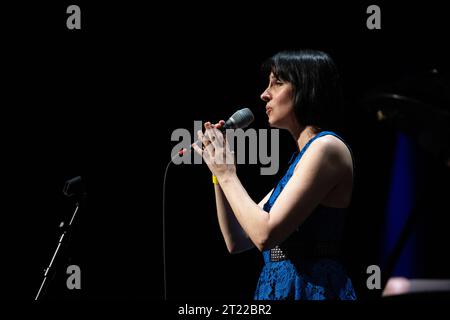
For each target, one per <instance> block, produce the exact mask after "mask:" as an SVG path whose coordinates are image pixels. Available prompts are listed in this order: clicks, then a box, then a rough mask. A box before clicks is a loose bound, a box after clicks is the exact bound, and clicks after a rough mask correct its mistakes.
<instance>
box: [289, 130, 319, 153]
mask: <svg viewBox="0 0 450 320" xmlns="http://www.w3.org/2000/svg"><path fill="white" fill-rule="evenodd" d="M291 134H292V136H293V138H294V140H295V142H296V143H297V148H298V150H302V149H303V147H304V146H305V144H306V143H308V141H309V140H310V139H312V138H313V137H315V136H316V134H317V133H316V132H315V130H314V129H313V127H311V126H306V127H302V126H299V127H298V128H297V129H296V130H293V131H291Z"/></svg>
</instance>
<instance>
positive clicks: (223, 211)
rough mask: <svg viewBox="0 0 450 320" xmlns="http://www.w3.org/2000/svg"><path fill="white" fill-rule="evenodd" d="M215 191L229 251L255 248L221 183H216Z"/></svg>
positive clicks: (218, 215) (267, 196)
mask: <svg viewBox="0 0 450 320" xmlns="http://www.w3.org/2000/svg"><path fill="white" fill-rule="evenodd" d="M214 192H215V195H216V208H217V218H218V221H219V226H220V231H221V232H222V235H223V238H224V240H225V244H226V246H227V249H228V251H229V252H230V253H240V252H243V251H246V250H249V249H251V248H253V247H254V246H255V245H254V244H253V242H252V241H251V240H250V239H249V237H248V235H247V234H246V233H245V231H244V230H243V229H242V227H241V225H240V224H239V222H238V221H237V219H236V216H235V214H234V213H233V210H232V209H231V206H230V204H229V202H228V200H227V198H226V197H225V195H224V193H223V190H222V188H221V187H220V185H219V184H216V185H214ZM271 193H272V191H271V192H269V193H268V194H267V195H266V196H265V197H264V199H263V200H261V202H260V203H259V206H260V207H261V208H262V206H263V205H264V203H265V202H266V201H267V199H268V198H269V196H270V194H271Z"/></svg>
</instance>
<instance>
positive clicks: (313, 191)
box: [194, 131, 347, 251]
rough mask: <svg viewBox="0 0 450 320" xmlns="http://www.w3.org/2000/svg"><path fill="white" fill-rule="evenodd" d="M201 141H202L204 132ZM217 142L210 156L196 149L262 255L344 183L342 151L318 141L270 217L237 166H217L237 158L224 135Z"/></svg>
mask: <svg viewBox="0 0 450 320" xmlns="http://www.w3.org/2000/svg"><path fill="white" fill-rule="evenodd" d="M209 133H210V134H214V133H215V132H211V131H209ZM199 137H200V138H202V133H201V132H199ZM215 138H216V139H213V140H214V141H212V143H211V144H210V145H209V146H208V147H207V148H208V150H207V151H208V152H202V150H200V148H198V146H197V148H195V147H196V146H194V148H195V149H196V151H197V152H199V153H200V154H202V155H203V158H204V160H205V161H206V163H207V164H208V167H209V168H210V170H211V171H212V172H213V173H214V174H216V176H217V179H218V181H219V183H220V186H221V188H222V190H223V194H224V195H225V196H226V198H227V200H228V202H229V205H230V207H231V208H232V212H233V213H234V214H235V217H236V219H237V221H238V222H239V224H240V225H241V227H242V229H243V230H244V232H245V233H246V234H247V235H248V236H249V238H250V240H251V241H252V242H253V243H254V244H255V246H256V247H257V248H258V249H259V250H260V251H263V250H266V249H270V248H272V247H273V246H275V245H277V244H279V243H281V242H282V241H284V240H285V239H286V238H287V237H288V236H289V235H290V234H291V233H292V232H293V231H294V230H295V229H296V228H297V227H298V226H299V225H300V224H301V223H302V222H303V221H304V220H305V219H306V218H307V217H308V216H309V215H310V214H311V212H312V211H313V210H314V208H316V207H317V205H319V204H320V203H321V202H322V201H323V199H324V198H325V197H326V195H327V194H328V193H329V192H330V190H332V189H333V188H334V187H335V186H336V185H337V184H338V183H339V182H340V181H341V179H342V177H343V172H345V171H346V163H345V161H344V157H343V152H342V148H340V147H339V146H338V144H336V143H333V141H332V138H331V139H330V138H327V137H323V138H321V139H318V140H317V141H315V143H314V144H312V145H311V146H310V148H309V149H308V151H307V152H306V153H305V154H304V155H303V157H302V159H301V160H300V162H301V168H299V170H295V171H294V174H293V175H292V177H291V179H290V180H289V182H288V183H287V185H286V187H285V188H284V189H283V191H282V192H281V193H280V195H279V196H278V199H277V201H276V202H275V203H274V205H273V207H272V209H271V212H270V215H269V213H268V212H266V211H264V210H263V209H262V208H261V207H260V206H259V205H258V204H256V203H255V202H254V201H253V200H252V199H251V198H250V196H249V195H248V193H247V191H246V190H245V188H244V187H243V185H242V184H241V182H240V181H239V178H238V177H237V175H236V170H235V166H233V165H229V164H223V163H220V162H216V157H215V155H216V153H217V154H219V155H220V154H221V153H222V152H226V153H227V157H228V156H229V157H231V158H232V156H233V155H232V154H228V153H230V152H231V151H229V150H228V148H223V143H222V141H221V139H223V138H222V137H221V135H216V136H215ZM218 142H219V143H218ZM212 145H213V147H212ZM346 150H347V149H346Z"/></svg>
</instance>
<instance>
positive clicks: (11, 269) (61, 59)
mask: <svg viewBox="0 0 450 320" xmlns="http://www.w3.org/2000/svg"><path fill="white" fill-rule="evenodd" d="M73 3H74V4H78V5H79V6H80V7H81V12H82V17H81V19H82V29H81V30H68V29H67V28H66V19H67V16H68V15H67V14H66V8H67V6H68V5H70V4H72V3H69V2H62V3H58V4H56V3H55V4H36V3H33V4H25V3H23V4H20V5H14V6H11V8H9V7H7V8H6V9H5V11H4V12H5V13H4V15H5V19H3V20H2V25H3V27H2V33H3V34H4V35H5V37H4V39H5V40H4V41H5V44H4V46H3V50H2V51H3V53H4V55H3V58H2V60H3V64H4V67H5V68H4V70H5V71H4V72H3V76H2V77H3V78H4V81H2V83H3V84H2V87H3V90H2V91H3V97H2V113H3V117H2V133H3V134H2V136H3V137H2V141H3V147H4V152H3V157H2V158H3V161H2V163H3V169H4V170H3V175H2V176H3V179H2V183H3V190H4V193H3V197H2V198H4V200H3V206H2V207H3V208H2V217H3V219H2V220H3V222H2V224H1V225H2V237H4V240H3V241H2V247H3V248H2V251H3V256H4V259H3V261H4V262H3V263H2V264H3V267H5V268H6V271H5V272H3V281H2V283H3V284H4V286H3V289H2V291H3V294H5V296H6V297H8V298H15V299H27V300H32V299H33V298H34V296H35V294H36V291H37V289H38V288H39V285H40V281H41V279H42V275H43V269H44V268H45V267H46V265H47V263H48V262H49V259H50V256H51V253H52V252H53V250H54V248H55V246H56V244H57V240H58V237H59V230H58V225H59V223H60V221H61V219H62V218H64V217H67V216H70V214H71V211H72V210H73V208H74V203H72V202H71V200H69V199H67V198H65V197H64V195H63V194H62V192H61V191H62V187H63V185H64V182H65V181H66V180H67V179H69V178H72V177H74V176H77V175H81V176H82V177H83V179H84V180H85V182H86V186H87V193H88V202H87V207H86V208H85V209H84V210H81V211H80V213H79V216H78V219H77V221H76V225H75V229H74V230H73V237H72V238H71V241H70V246H69V247H68V248H66V250H65V251H64V252H65V253H66V255H65V257H64V259H63V261H62V262H61V264H60V265H59V266H58V268H57V274H56V276H55V278H54V280H53V281H52V284H51V286H50V287H49V289H48V291H47V292H46V295H45V299H69V300H70V299H110V298H113V299H144V300H147V299H148V300H154V301H160V300H162V299H163V262H162V186H163V174H164V169H165V166H166V164H167V162H168V161H169V160H170V153H171V151H172V148H173V147H174V145H175V144H176V142H172V141H171V134H172V132H173V130H175V129H177V128H186V129H188V130H190V131H191V132H192V130H193V121H194V120H212V121H217V120H219V119H226V118H227V117H228V116H229V115H231V114H232V113H233V112H234V111H235V110H237V109H238V108H240V107H242V106H248V107H249V108H251V109H252V111H253V112H254V114H255V117H256V120H255V123H254V124H253V125H252V127H254V128H268V126H267V123H266V116H265V109H264V103H263V102H262V101H260V100H259V95H260V93H261V92H262V90H263V88H264V86H265V84H266V82H265V81H266V79H264V78H262V77H261V74H260V65H261V63H262V62H263V61H264V59H266V58H267V57H269V56H271V55H272V54H274V53H276V52H277V51H280V50H284V49H301V48H314V49H320V50H324V51H327V52H329V53H330V54H331V55H332V56H333V57H334V58H335V60H336V62H337V64H338V66H339V68H340V70H341V73H342V76H343V79H344V90H345V96H346V101H347V106H348V109H347V113H346V122H347V128H346V132H345V137H346V139H347V140H348V142H349V143H350V144H351V145H352V148H353V151H354V153H355V157H356V161H357V170H358V171H357V175H358V178H357V180H356V183H357V184H356V190H355V198H354V202H353V205H352V209H353V210H352V214H351V217H352V219H351V221H350V222H349V226H350V227H351V228H350V229H349V230H350V231H349V238H351V239H352V240H351V241H350V242H349V243H350V247H351V249H352V250H354V251H353V252H354V260H352V261H351V262H352V263H351V265H350V266H349V268H350V269H351V270H352V272H353V274H354V275H355V282H356V283H357V287H358V288H359V289H360V290H361V292H360V294H361V297H365V296H368V297H370V296H371V295H373V293H368V292H366V291H364V288H363V284H364V283H363V282H364V281H365V279H364V276H365V268H366V267H367V266H368V265H370V264H379V260H378V249H379V239H380V238H381V237H382V234H381V230H382V225H383V213H384V210H385V207H386V197H387V193H388V191H389V190H388V183H389V177H390V173H391V171H390V170H391V163H392V151H393V145H394V141H395V140H394V138H395V133H396V131H397V128H396V127H395V126H391V125H386V124H385V123H379V122H377V121H376V119H375V117H374V116H373V114H371V113H369V112H367V111H366V109H365V108H364V107H363V106H362V105H361V104H360V103H359V101H360V99H361V97H362V96H363V94H364V93H365V92H367V91H368V90H370V89H372V88H374V87H377V86H379V85H382V84H384V83H388V82H390V81H394V80H396V79H398V78H399V77H401V76H404V75H409V74H414V73H420V72H424V71H426V70H430V69H431V68H437V69H438V70H440V71H441V72H443V73H446V72H447V71H448V57H449V54H448V53H449V52H448V49H446V48H445V47H446V40H447V38H448V26H447V24H446V22H445V21H446V20H447V19H446V16H445V11H444V10H443V9H442V7H440V6H439V7H438V6H435V5H433V4H431V3H429V2H427V4H415V5H412V4H411V3H410V2H408V3H407V4H406V3H405V4H398V5H397V6H394V5H392V4H389V5H387V4H379V5H380V7H381V12H382V29H381V30H368V29H367V28H366V19H367V16H368V15H367V14H366V8H367V6H368V5H370V4H372V3H360V4H331V3H329V4H327V3H318V4H315V5H306V4H302V3H299V2H295V4H292V3H289V2H269V3H260V4H254V5H247V6H244V5H243V4H237V3H234V4H231V3H229V2H219V3H217V4H212V3H210V4H196V3H186V2H184V3H183V4H177V3H167V4H165V5H161V4H158V5H156V4H155V5H150V4H148V5H145V6H144V5H141V4H138V3H133V4H131V3H129V2H125V1H123V2H116V3H111V2H104V3H97V2H96V4H95V5H94V4H92V3H88V2H86V1H76V2H73ZM447 74H448V73H447ZM419 125H420V124H419ZM283 137H284V138H287V139H285V140H284V141H287V142H282V147H283V149H282V150H281V163H286V161H287V160H288V157H289V155H290V153H291V152H292V151H293V145H291V144H289V138H288V136H287V135H286V134H285V133H282V138H283ZM421 159H422V160H421V161H422V162H421V163H423V166H424V167H425V168H427V170H426V171H427V173H426V176H427V177H428V178H427V179H429V180H427V183H428V184H427V187H424V192H425V194H426V195H425V198H426V199H429V200H430V201H429V206H430V207H429V211H430V212H433V213H434V215H433V219H434V220H435V222H434V223H433V224H432V226H431V227H432V231H431V232H430V234H434V235H436V234H439V235H442V238H441V237H440V236H439V237H438V236H435V238H436V239H435V238H432V239H431V240H430V243H436V242H437V243H440V245H439V246H442V245H444V244H445V243H448V236H444V234H445V233H444V232H445V231H444V230H445V227H444V226H445V222H448V217H447V218H446V217H444V216H443V214H444V213H445V212H448V204H447V205H446V201H445V195H446V194H447V196H448V184H447V183H448V169H445V167H444V166H443V165H442V164H441V163H440V162H438V161H437V160H435V159H433V158H431V157H428V156H427V155H426V154H425V153H424V155H423V158H421ZM238 170H239V175H240V177H241V178H242V181H243V184H244V186H245V187H246V188H247V190H248V192H249V194H250V195H251V196H252V197H254V199H255V200H258V201H259V199H260V198H262V197H263V196H264V195H265V194H266V193H267V192H268V191H269V190H270V188H271V187H272V185H273V183H274V181H273V177H270V176H260V175H259V167H258V166H255V165H243V166H241V167H240V168H239V169H238ZM430 186H432V187H430ZM427 192H428V193H427ZM166 197H167V202H166V204H167V208H166V222H167V224H166V230H167V248H166V252H167V284H168V288H167V290H168V291H167V293H168V298H169V299H172V300H177V301H185V300H186V301H187V300H194V301H203V300H208V301H209V300H211V301H227V300H232V299H237V300H239V299H251V297H252V294H253V291H254V289H255V286H256V281H257V277H258V272H259V270H260V267H261V266H262V259H261V256H260V255H259V254H258V252H256V250H252V251H249V252H246V253H243V254H241V255H236V256H231V255H228V254H227V252H226V248H225V245H224V243H223V240H222V238H221V234H220V230H219V228H218V224H217V222H216V217H215V212H214V201H213V188H212V185H211V181H210V174H209V172H208V170H207V169H206V167H205V166H199V165H195V166H187V165H186V166H172V167H171V169H170V170H169V173H168V179H167V194H166ZM427 197H428V198H427ZM442 205H444V206H445V205H446V207H444V209H442ZM445 209H447V211H445ZM436 212H437V213H438V212H440V213H442V214H441V215H440V214H437V213H436ZM445 219H447V220H445ZM433 248H434V246H433ZM69 264H77V265H79V266H80V267H81V270H82V290H80V291H77V292H74V291H69V290H67V289H66V288H65V279H66V277H67V275H65V267H66V266H67V265H69ZM426 264H427V266H428V267H427V269H426V274H424V276H425V277H448V272H447V270H448V268H447V267H448V264H447V263H446V262H445V259H444V258H442V254H439V253H436V254H435V255H431V254H430V257H429V260H428V262H427V263H426ZM361 283H362V284H361Z"/></svg>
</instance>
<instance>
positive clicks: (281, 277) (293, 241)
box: [254, 131, 356, 300]
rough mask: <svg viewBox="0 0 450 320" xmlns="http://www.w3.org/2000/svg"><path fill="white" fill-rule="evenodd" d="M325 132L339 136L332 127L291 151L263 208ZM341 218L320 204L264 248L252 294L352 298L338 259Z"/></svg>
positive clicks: (336, 211) (276, 297) (277, 297)
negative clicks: (276, 242)
mask: <svg viewBox="0 0 450 320" xmlns="http://www.w3.org/2000/svg"><path fill="white" fill-rule="evenodd" d="M325 135H333V136H335V137H337V138H339V139H341V138H340V137H339V136H338V135H336V134H335V133H333V132H331V131H322V132H320V133H319V134H317V135H316V136H315V137H313V138H312V139H310V140H309V141H308V143H307V144H306V145H305V146H304V147H303V148H302V150H301V151H300V152H298V153H294V155H293V157H292V158H291V161H290V162H289V164H290V166H289V168H288V170H287V172H286V174H285V175H284V176H283V178H281V180H280V181H279V182H278V184H277V186H276V187H275V189H274V191H273V192H272V194H271V196H270V198H269V200H268V201H267V202H266V203H265V205H264V210H265V211H267V212H270V209H271V208H272V206H273V204H274V203H275V201H276V200H277V198H278V196H279V194H280V193H281V191H282V190H283V188H284V187H285V186H286V184H287V183H288V181H289V179H290V178H291V176H292V174H293V172H294V169H295V166H296V165H297V163H298V162H299V161H300V159H301V157H302V156H303V154H304V153H305V151H306V150H307V149H308V147H309V146H310V145H311V143H312V142H313V141H314V140H316V139H318V138H320V137H322V136H325ZM341 140H342V139H341ZM342 141H343V140H342ZM344 143H345V142H344ZM349 150H350V149H349ZM344 220H345V209H340V208H331V207H325V206H322V205H319V206H318V207H317V208H316V209H315V210H314V211H313V212H312V213H311V214H310V216H309V217H308V218H307V219H306V220H305V221H304V222H303V223H302V224H301V225H300V226H299V228H298V229H297V230H296V231H295V232H293V234H292V235H290V236H289V237H288V238H287V239H286V240H285V241H284V242H283V243H282V244H280V245H279V246H276V247H275V248H273V249H271V250H270V249H269V250H265V251H263V253H262V254H263V258H264V267H263V269H262V271H261V274H260V277H259V280H258V284H257V287H256V291H255V295H254V299H255V300H328V299H337V300H355V299H356V295H355V291H354V289H353V286H352V282H351V280H350V278H349V277H348V276H347V275H346V272H345V269H344V267H343V265H342V263H341V262H340V261H339V245H340V242H341V237H342V232H343V227H344ZM277 253H278V254H277ZM280 253H281V254H280ZM280 257H282V258H281V259H280Z"/></svg>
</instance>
